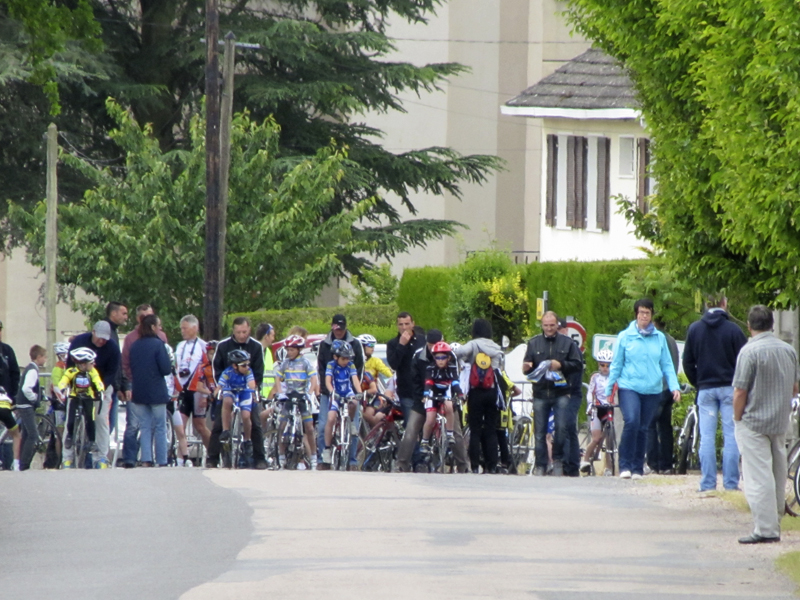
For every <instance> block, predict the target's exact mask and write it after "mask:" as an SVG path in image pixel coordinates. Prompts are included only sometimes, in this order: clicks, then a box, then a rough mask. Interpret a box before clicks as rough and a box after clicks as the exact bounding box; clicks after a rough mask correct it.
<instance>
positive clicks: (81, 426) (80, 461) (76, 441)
mask: <svg viewBox="0 0 800 600" xmlns="http://www.w3.org/2000/svg"><path fill="white" fill-rule="evenodd" d="M78 410H79V411H80V410H82V409H80V408H79V409H78ZM72 451H73V454H72V464H73V465H74V467H75V468H76V469H83V468H85V467H86V455H87V454H88V452H89V441H88V440H87V439H86V421H85V417H84V416H83V415H82V414H81V416H80V417H76V418H75V427H74V429H73V431H72Z"/></svg>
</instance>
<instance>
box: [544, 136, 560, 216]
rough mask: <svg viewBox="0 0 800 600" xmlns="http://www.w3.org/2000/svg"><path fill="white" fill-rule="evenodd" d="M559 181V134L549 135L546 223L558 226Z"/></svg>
mask: <svg viewBox="0 0 800 600" xmlns="http://www.w3.org/2000/svg"><path fill="white" fill-rule="evenodd" d="M557 181H558V136H557V135H548V136H547V183H546V188H545V223H546V224H547V226H548V227H555V226H556V197H557V196H556V182H557Z"/></svg>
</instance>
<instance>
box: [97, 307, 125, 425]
mask: <svg viewBox="0 0 800 600" xmlns="http://www.w3.org/2000/svg"><path fill="white" fill-rule="evenodd" d="M103 320H104V321H105V322H106V323H108V325H109V327H111V339H112V340H113V341H114V342H116V344H117V348H119V349H120V350H122V344H120V343H119V331H118V328H119V327H121V326H122V325H125V324H126V323H127V322H128V307H127V306H125V305H124V304H122V303H121V302H109V303H108V304H106V318H105V319H103ZM129 387H130V382H129V381H128V380H127V379H126V378H125V375H124V374H123V373H122V365H121V364H120V368H118V369H117V376H116V378H115V381H114V391H113V392H112V394H111V407H110V408H109V413H108V421H109V428H108V432H109V437H110V436H111V435H112V434H113V433H114V429H115V428H116V426H117V416H118V414H119V395H120V394H122V395H123V396H124V395H125V392H127V391H128V388H129Z"/></svg>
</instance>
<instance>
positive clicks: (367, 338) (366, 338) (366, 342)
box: [356, 333, 378, 348]
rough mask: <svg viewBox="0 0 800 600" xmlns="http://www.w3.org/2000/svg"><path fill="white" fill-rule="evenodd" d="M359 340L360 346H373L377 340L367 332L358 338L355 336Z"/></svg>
mask: <svg viewBox="0 0 800 600" xmlns="http://www.w3.org/2000/svg"><path fill="white" fill-rule="evenodd" d="M356 339H357V340H358V341H359V342H361V345H362V346H369V347H370V348H372V347H374V346H375V344H377V343H378V340H376V339H375V337H374V336H371V335H370V334H368V333H362V334H361V335H360V336H358V338H356Z"/></svg>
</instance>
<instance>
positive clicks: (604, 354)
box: [596, 348, 614, 363]
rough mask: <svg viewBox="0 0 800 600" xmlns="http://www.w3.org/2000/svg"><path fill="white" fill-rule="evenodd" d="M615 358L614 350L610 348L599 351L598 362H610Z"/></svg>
mask: <svg viewBox="0 0 800 600" xmlns="http://www.w3.org/2000/svg"><path fill="white" fill-rule="evenodd" d="M613 358H614V351H613V350H611V349H610V348H603V349H602V350H600V352H598V353H597V357H596V360H597V362H604V363H610V362H611V361H612V359H613Z"/></svg>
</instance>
